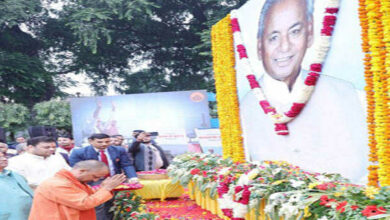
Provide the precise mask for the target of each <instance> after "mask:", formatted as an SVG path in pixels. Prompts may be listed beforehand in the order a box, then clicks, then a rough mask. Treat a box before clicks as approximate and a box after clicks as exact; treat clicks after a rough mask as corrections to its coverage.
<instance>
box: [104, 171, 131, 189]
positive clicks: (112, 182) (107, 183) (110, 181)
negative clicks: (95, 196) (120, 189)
mask: <svg viewBox="0 0 390 220" xmlns="http://www.w3.org/2000/svg"><path fill="white" fill-rule="evenodd" d="M124 181H126V176H125V174H123V173H122V174H116V175H114V176H112V177H108V178H107V179H105V180H104V181H103V182H102V184H101V185H100V187H101V188H105V189H106V190H108V191H111V190H113V189H115V187H117V186H119V185H120V184H122V183H123V182H124Z"/></svg>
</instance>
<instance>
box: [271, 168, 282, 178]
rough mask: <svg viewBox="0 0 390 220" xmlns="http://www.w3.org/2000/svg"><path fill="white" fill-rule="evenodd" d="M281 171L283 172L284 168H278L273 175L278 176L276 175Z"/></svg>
mask: <svg viewBox="0 0 390 220" xmlns="http://www.w3.org/2000/svg"><path fill="white" fill-rule="evenodd" d="M280 171H282V168H280V167H279V168H276V169H274V170H273V171H272V175H274V176H275V175H276V174H278V173H279V172H280Z"/></svg>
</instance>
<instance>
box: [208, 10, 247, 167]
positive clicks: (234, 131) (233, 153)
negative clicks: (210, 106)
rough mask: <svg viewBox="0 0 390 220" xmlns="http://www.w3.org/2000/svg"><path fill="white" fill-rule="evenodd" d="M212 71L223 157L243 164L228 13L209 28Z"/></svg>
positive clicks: (231, 36)
mask: <svg viewBox="0 0 390 220" xmlns="http://www.w3.org/2000/svg"><path fill="white" fill-rule="evenodd" d="M211 43H212V55H213V69H214V78H215V88H216V91H217V95H216V99H217V106H218V113H219V121H220V129H221V138H222V149H223V156H224V158H227V157H231V158H232V159H233V161H235V162H242V161H245V153H244V149H243V141H242V136H241V124H240V114H239V104H238V97H237V85H236V70H235V68H234V66H235V57H234V48H233V33H232V30H231V25H230V14H229V15H227V16H226V17H225V18H223V19H222V20H220V21H219V22H218V23H217V24H215V25H214V26H213V27H212V29H211Z"/></svg>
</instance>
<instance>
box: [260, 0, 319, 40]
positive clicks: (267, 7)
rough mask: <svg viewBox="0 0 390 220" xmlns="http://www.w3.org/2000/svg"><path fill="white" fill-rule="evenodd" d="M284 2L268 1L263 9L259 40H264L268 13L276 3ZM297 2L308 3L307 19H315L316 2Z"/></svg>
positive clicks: (310, 0) (306, 0) (278, 0)
mask: <svg viewBox="0 0 390 220" xmlns="http://www.w3.org/2000/svg"><path fill="white" fill-rule="evenodd" d="M281 1H284V0H266V1H265V3H264V5H263V8H262V9H261V13H260V18H259V29H258V32H257V38H258V39H259V38H262V37H263V34H264V28H265V18H266V16H267V14H268V11H269V10H270V9H271V8H272V6H274V5H275V4H276V3H279V2H281ZM297 1H305V3H306V19H307V20H308V21H312V19H313V11H314V0H297Z"/></svg>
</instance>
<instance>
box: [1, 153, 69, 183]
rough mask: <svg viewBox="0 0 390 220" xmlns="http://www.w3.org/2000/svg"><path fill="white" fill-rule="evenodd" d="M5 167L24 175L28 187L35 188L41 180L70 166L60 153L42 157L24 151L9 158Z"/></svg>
mask: <svg viewBox="0 0 390 220" xmlns="http://www.w3.org/2000/svg"><path fill="white" fill-rule="evenodd" d="M7 169H10V170H12V171H15V172H17V173H19V174H20V175H22V176H24V177H25V178H26V179H27V182H28V184H29V185H30V187H32V188H36V187H37V186H38V185H39V184H40V183H41V182H42V181H44V180H46V179H47V178H50V177H52V176H54V174H55V173H57V172H58V171H59V170H61V169H67V170H70V169H71V168H70V167H69V165H68V164H67V163H66V161H65V160H64V158H63V157H62V156H61V155H58V154H55V155H51V156H50V157H47V158H44V157H41V156H37V155H34V154H31V153H29V152H26V153H24V154H21V155H18V156H15V157H12V158H10V159H9V161H8V167H7Z"/></svg>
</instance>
